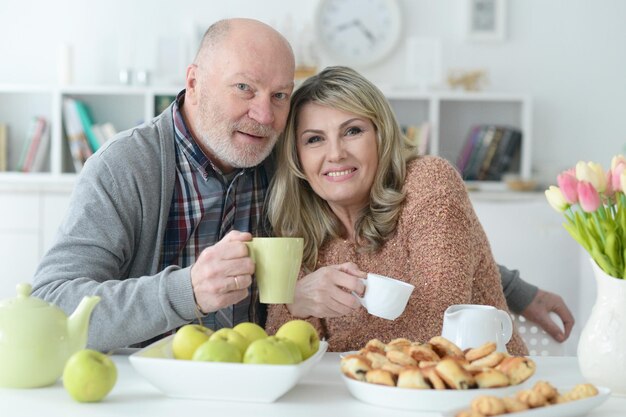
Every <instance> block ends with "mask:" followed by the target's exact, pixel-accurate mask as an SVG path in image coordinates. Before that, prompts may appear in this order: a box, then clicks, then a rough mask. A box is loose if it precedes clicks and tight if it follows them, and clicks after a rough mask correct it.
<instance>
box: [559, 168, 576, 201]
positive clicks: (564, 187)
mask: <svg viewBox="0 0 626 417" xmlns="http://www.w3.org/2000/svg"><path fill="white" fill-rule="evenodd" d="M556 181H557V183H558V184H559V188H560V189H561V192H562V193H563V197H565V201H567V202H568V203H569V204H576V203H577V202H578V190H577V188H578V180H577V179H576V171H575V170H574V169H569V170H567V171H563V172H562V173H561V174H559V175H558V176H557V177H556Z"/></svg>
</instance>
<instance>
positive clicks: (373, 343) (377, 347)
mask: <svg viewBox="0 0 626 417" xmlns="http://www.w3.org/2000/svg"><path fill="white" fill-rule="evenodd" d="M365 349H369V350H371V351H374V352H379V353H384V352H385V344H384V343H383V342H381V341H380V340H378V339H371V340H369V341H368V342H367V343H366V344H365Z"/></svg>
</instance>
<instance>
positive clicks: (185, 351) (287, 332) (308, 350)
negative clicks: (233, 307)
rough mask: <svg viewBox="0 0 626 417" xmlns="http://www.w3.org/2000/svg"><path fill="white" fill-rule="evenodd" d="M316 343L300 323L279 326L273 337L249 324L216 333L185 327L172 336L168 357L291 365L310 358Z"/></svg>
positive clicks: (316, 337)
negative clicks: (170, 353)
mask: <svg viewBox="0 0 626 417" xmlns="http://www.w3.org/2000/svg"><path fill="white" fill-rule="evenodd" d="M319 343H320V340H319V335H318V334H317V331H316V330H315V327H313V325H311V323H309V322H307V321H304V320H291V321H289V322H287V323H285V324H283V325H282V326H281V327H280V328H279V329H278V331H277V332H276V334H275V335H273V336H270V335H268V334H267V333H266V332H265V330H264V329H263V328H262V327H261V326H259V325H258V324H255V323H249V322H245V323H239V324H238V325H236V326H235V327H233V328H223V329H219V330H218V331H216V332H214V331H212V330H211V329H209V328H208V327H205V326H202V325H200V324H187V325H185V326H182V327H181V328H180V329H178V331H177V332H176V334H175V335H174V338H173V340H172V353H173V354H174V358H176V359H183V360H192V361H204V362H233V363H252V364H273V365H294V364H298V363H300V362H302V361H304V360H306V359H308V358H309V357H311V356H313V354H315V352H317V350H318V349H319Z"/></svg>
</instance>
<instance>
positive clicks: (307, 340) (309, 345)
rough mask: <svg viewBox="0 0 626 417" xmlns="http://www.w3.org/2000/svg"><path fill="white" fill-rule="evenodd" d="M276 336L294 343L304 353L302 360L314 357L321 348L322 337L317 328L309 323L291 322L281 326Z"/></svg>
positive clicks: (301, 321) (302, 321)
mask: <svg viewBox="0 0 626 417" xmlns="http://www.w3.org/2000/svg"><path fill="white" fill-rule="evenodd" d="M276 336H278V337H284V338H285V339H289V340H291V341H292V342H294V343H295V344H296V345H297V346H298V349H300V352H301V353H302V360H306V359H308V358H310V357H311V356H313V355H314V354H315V352H317V350H318V349H319V347H320V337H319V335H318V334H317V330H315V327H313V325H312V324H311V323H309V322H308V321H304V320H291V321H288V322H287V323H285V324H283V325H282V326H280V328H279V329H278V331H277V332H276Z"/></svg>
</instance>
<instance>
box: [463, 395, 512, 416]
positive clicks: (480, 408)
mask: <svg viewBox="0 0 626 417" xmlns="http://www.w3.org/2000/svg"><path fill="white" fill-rule="evenodd" d="M471 407H472V410H474V411H477V412H479V413H481V414H483V415H485V416H497V415H500V414H503V413H505V412H506V408H505V406H504V401H502V399H501V398H498V397H495V396H493V395H480V396H478V397H476V398H474V399H473V400H472V402H471Z"/></svg>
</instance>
